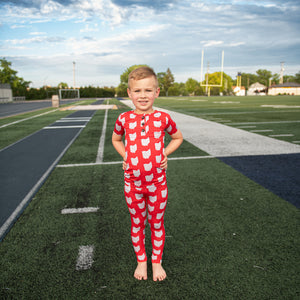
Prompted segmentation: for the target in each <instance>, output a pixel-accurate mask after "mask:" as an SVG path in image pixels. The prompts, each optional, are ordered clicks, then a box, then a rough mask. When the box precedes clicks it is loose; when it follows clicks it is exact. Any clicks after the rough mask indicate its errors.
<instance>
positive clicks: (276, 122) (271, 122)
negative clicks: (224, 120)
mask: <svg viewBox="0 0 300 300" xmlns="http://www.w3.org/2000/svg"><path fill="white" fill-rule="evenodd" d="M289 123H300V121H299V120H296V121H270V122H242V123H229V124H226V125H254V124H289Z"/></svg>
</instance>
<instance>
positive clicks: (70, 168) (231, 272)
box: [0, 96, 300, 299]
mask: <svg viewBox="0 0 300 300" xmlns="http://www.w3.org/2000/svg"><path fill="white" fill-rule="evenodd" d="M107 101H109V104H115V105H117V107H118V109H114V110H98V111H97V112H96V113H95V114H94V115H93V117H92V119H91V120H90V121H89V123H88V124H87V125H86V127H85V128H84V129H83V130H82V132H81V134H80V135H79V137H78V138H77V139H76V140H75V142H74V143H73V144H72V145H71V146H70V148H69V149H68V150H67V152H66V153H65V155H64V156H63V157H62V159H61V160H60V161H59V163H58V165H57V166H56V168H55V169H54V170H53V172H52V173H51V174H50V176H49V177H48V178H47V180H46V181H45V183H44V184H43V186H42V187H41V188H40V190H39V191H38V193H37V194H35V196H34V198H33V199H32V200H31V202H30V204H29V205H28V206H27V208H26V209H25V211H24V212H23V214H22V215H21V217H20V218H19V219H18V221H17V222H16V223H15V225H14V226H13V227H12V228H11V230H10V232H9V233H8V234H7V235H6V237H5V238H4V239H3V241H2V242H1V243H0V270H1V272H0V298H1V299H297V298H299V296H300V295H299V294H300V288H299V284H300V282H299V269H300V265H299V261H300V255H299V253H300V237H299V210H298V208H297V206H298V205H299V196H300V194H299V186H300V182H299V181H300V179H299V178H300V171H299V168H298V166H299V155H300V152H299V153H297V151H294V152H293V154H284V153H280V154H279V153H276V151H275V150H276V149H275V150H274V151H275V153H274V154H270V153H268V155H267V156H264V155H263V154H261V155H257V156H255V155H254V156H251V155H247V156H246V157H243V156H239V157H236V156H234V155H233V156H224V157H223V156H222V155H219V154H218V155H212V154H211V153H208V151H209V150H207V149H210V148H208V147H205V149H203V148H201V140H200V142H199V141H194V140H193V139H195V137H193V138H191V139H188V138H187V139H185V141H184V143H183V144H182V146H181V147H180V148H179V149H178V150H177V151H176V152H175V153H174V154H172V155H171V156H170V159H169V163H168V175H167V178H168V188H169V199H168V203H167V209H166V215H165V227H166V244H165V250H164V256H163V266H164V268H165V269H166V272H167V279H166V280H165V281H163V282H153V281H152V279H151V277H152V276H151V275H152V273H151V263H150V260H149V264H148V266H149V271H148V280H147V281H142V282H140V281H137V280H135V279H134V277H133V271H134V269H135V266H136V261H135V254H134V251H133V248H132V244H131V239H130V217H129V213H128V209H127V206H126V202H125V200H124V195H123V171H122V168H121V163H120V157H119V156H118V154H117V152H116V151H115V150H114V149H113V146H112V144H111V134H112V131H113V127H114V123H115V120H116V118H117V117H118V115H119V114H120V113H121V112H123V111H125V110H128V109H129V107H127V106H126V105H124V104H123V103H122V102H120V101H118V100H116V99H109V100H107ZM155 105H156V106H157V107H160V108H164V109H168V110H170V111H173V112H175V113H180V114H185V115H189V116H192V117H196V118H200V119H201V120H204V121H209V122H212V123H217V124H220V125H223V126H225V127H230V128H236V129H239V130H241V131H242V132H244V133H245V135H247V134H250V133H251V134H255V135H259V136H264V137H266V138H268V139H271V140H276V141H278V142H280V141H284V142H285V143H284V144H285V145H290V147H291V148H293V149H294V148H295V149H297V147H295V146H296V145H299V144H300V97H298V96H297V97H296V96H295V97H288V96H281V97H210V98H207V97H178V98H171V97H170V98H159V99H157V101H156V103H155ZM48 111H51V112H49V113H48ZM44 112H47V114H44ZM70 113H71V112H70V111H68V110H61V111H60V110H55V111H54V110H53V111H52V110H51V109H50V110H49V109H47V111H44V110H43V111H38V112H33V113H28V114H26V115H19V116H14V117H11V118H5V119H1V120H0V126H3V127H2V128H0V145H1V148H4V147H7V146H9V145H11V144H13V143H15V142H17V141H18V140H20V139H22V138H25V137H26V136H28V135H30V134H32V133H33V132H35V131H37V130H39V129H41V128H43V127H44V126H48V125H50V124H52V123H53V122H55V121H56V120H59V119H61V118H63V117H65V116H67V115H68V114H70ZM24 119H27V120H24ZM22 120H24V121H22ZM16 121H18V122H17V123H14V122H16ZM175 121H176V119H175ZM4 125H7V126H4ZM220 128H221V127H220ZM222 128H223V127H222ZM200 132H201V128H199V133H200ZM184 138H185V136H184ZM225 143H227V144H228V143H229V144H230V143H231V141H230V140H228V138H227V140H226V141H224V144H225ZM232 143H233V142H232ZM203 144H205V140H204V139H203ZM199 145H200V146H199ZM252 146H253V145H252ZM232 147H234V145H233V146H232ZM212 148H219V147H217V146H215V147H212ZM254 148H255V147H254ZM276 164H278V165H276ZM279 165H280V166H282V165H284V166H285V168H282V167H280V166H279ZM251 166H252V168H251ZM280 172H282V173H280ZM28 176H30V174H28ZM274 182H275V183H274ZM298 207H299V206H298ZM146 248H147V251H148V253H150V252H151V243H150V230H149V228H148V227H147V230H146Z"/></svg>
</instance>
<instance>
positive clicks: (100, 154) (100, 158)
mask: <svg viewBox="0 0 300 300" xmlns="http://www.w3.org/2000/svg"><path fill="white" fill-rule="evenodd" d="M107 112H108V109H106V110H105V116H104V121H103V126H102V133H101V137H100V141H99V147H98V153H97V157H96V163H100V162H102V161H103V154H104V143H105V133H106V125H107Z"/></svg>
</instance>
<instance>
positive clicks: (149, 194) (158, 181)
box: [114, 110, 177, 263]
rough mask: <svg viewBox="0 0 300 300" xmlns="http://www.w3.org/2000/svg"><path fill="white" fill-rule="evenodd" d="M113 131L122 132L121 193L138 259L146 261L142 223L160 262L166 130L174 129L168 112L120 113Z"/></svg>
mask: <svg viewBox="0 0 300 300" xmlns="http://www.w3.org/2000/svg"><path fill="white" fill-rule="evenodd" d="M114 132H115V133H116V134H117V135H124V134H125V152H126V157H125V158H126V162H127V169H126V170H125V171H124V182H125V184H124V193H125V199H126V203H127V206H128V209H129V212H130V217H131V239H132V243H133V248H134V251H135V254H136V257H137V261H138V262H143V261H147V256H146V250H145V226H146V222H147V212H148V223H149V225H150V229H151V242H152V257H151V258H152V263H161V260H162V254H163V249H164V243H165V228H164V213H165V208H166V204H167V198H168V188H167V181H166V170H163V169H161V168H160V164H161V161H162V160H163V158H164V138H165V132H167V133H168V134H170V135H173V134H174V133H176V132H177V127H176V123H175V122H174V121H173V120H172V119H171V117H170V115H169V114H167V113H165V112H161V111H157V110H155V111H154V112H153V113H150V114H137V113H135V112H134V111H128V112H125V113H122V114H121V115H120V116H119V117H118V119H117V120H116V123H115V128H114Z"/></svg>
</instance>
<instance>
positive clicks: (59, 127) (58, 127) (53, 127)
mask: <svg viewBox="0 0 300 300" xmlns="http://www.w3.org/2000/svg"><path fill="white" fill-rule="evenodd" d="M84 127H85V125H73V126H47V127H44V128H43V129H66V128H84Z"/></svg>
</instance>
